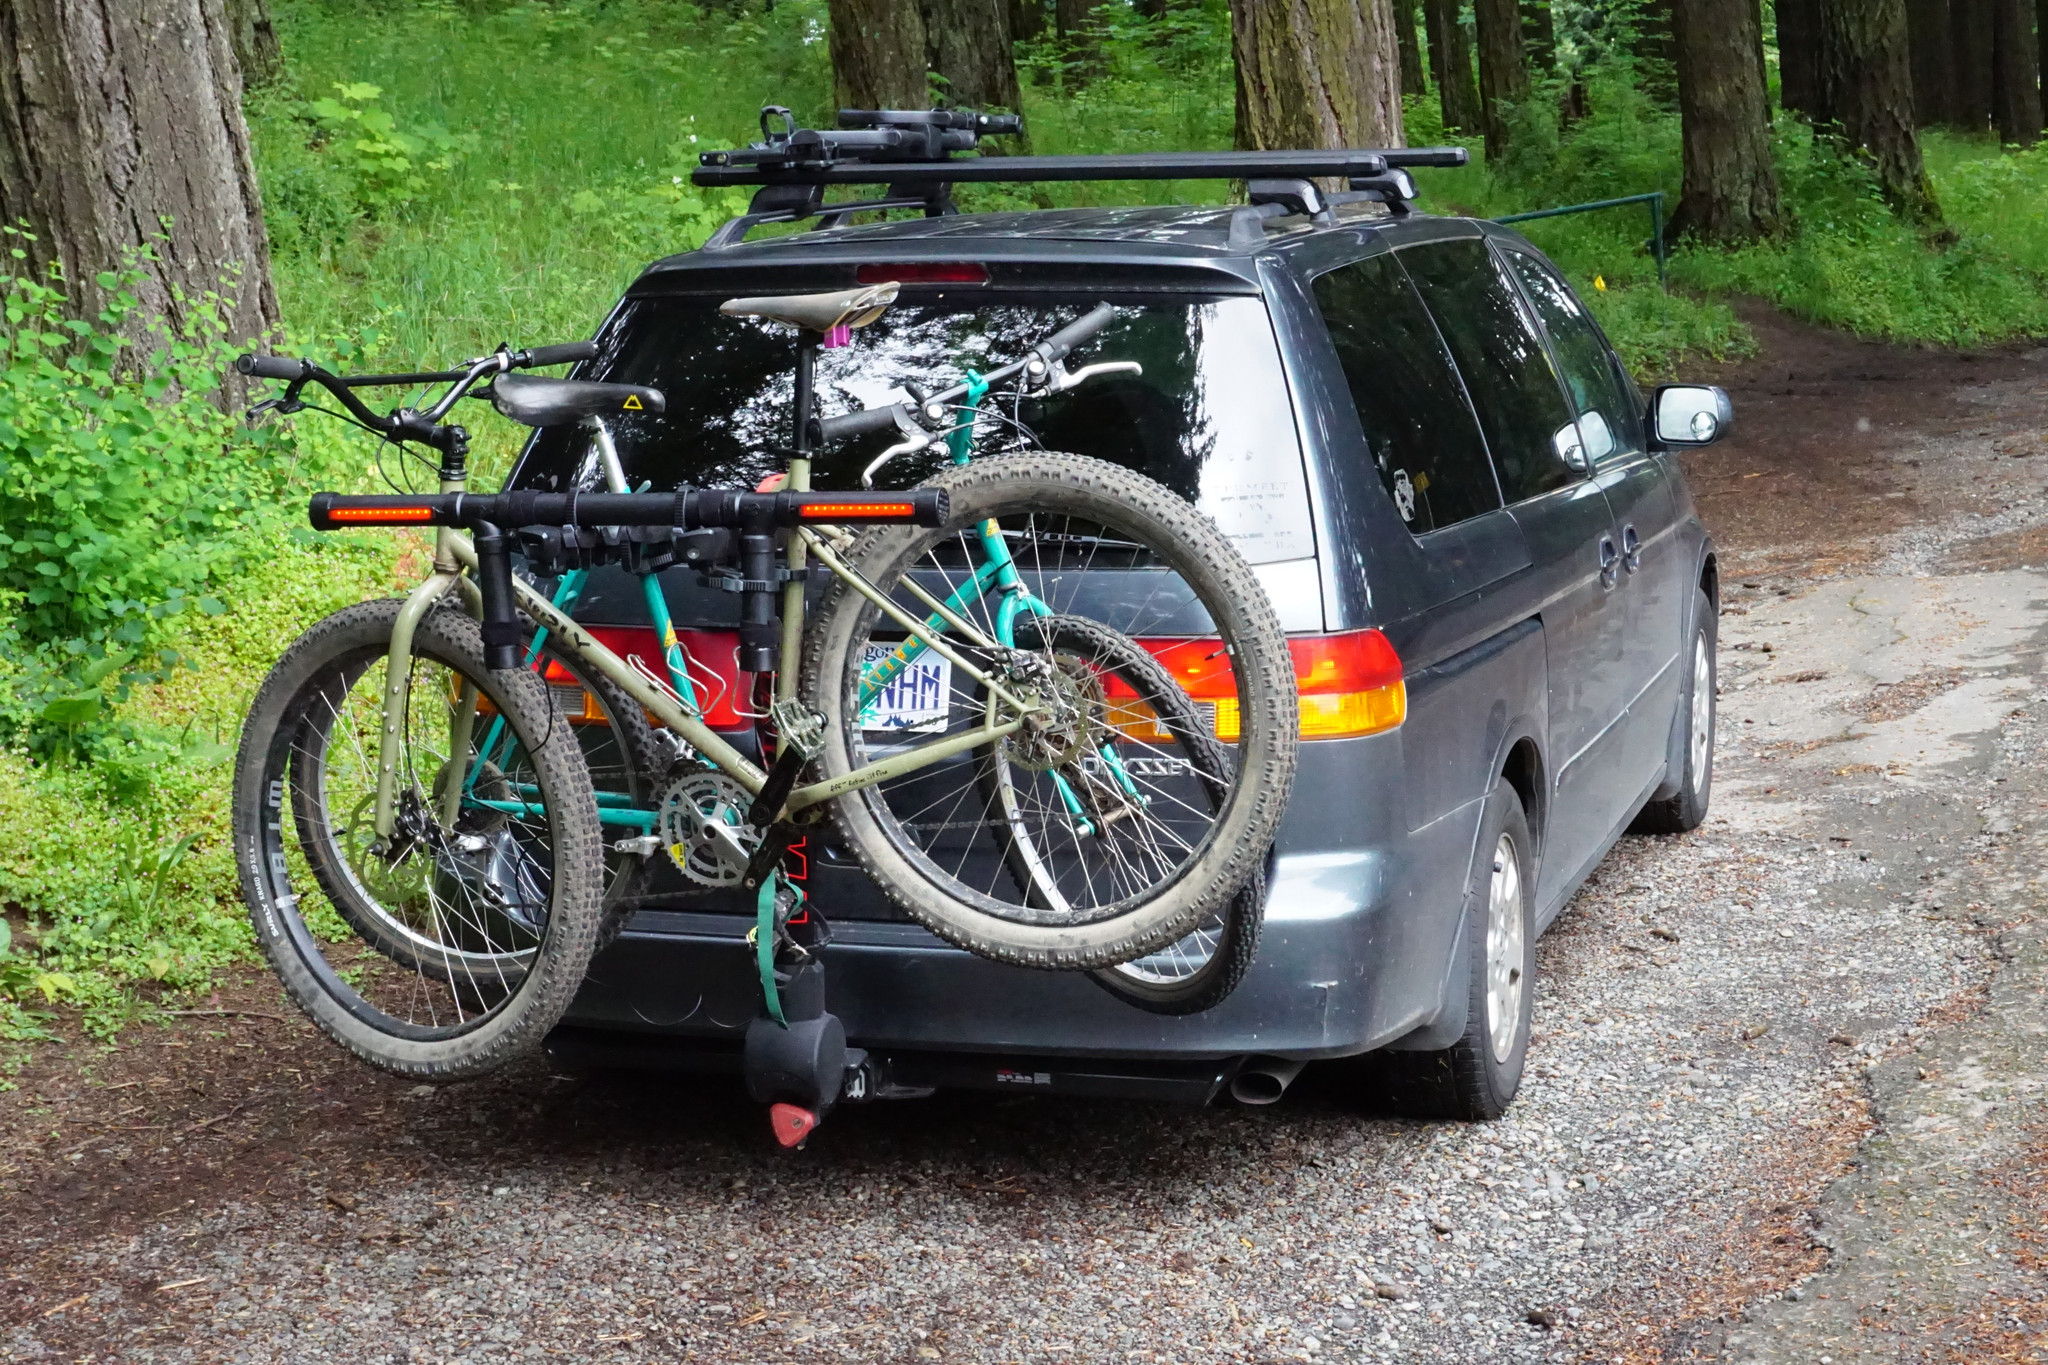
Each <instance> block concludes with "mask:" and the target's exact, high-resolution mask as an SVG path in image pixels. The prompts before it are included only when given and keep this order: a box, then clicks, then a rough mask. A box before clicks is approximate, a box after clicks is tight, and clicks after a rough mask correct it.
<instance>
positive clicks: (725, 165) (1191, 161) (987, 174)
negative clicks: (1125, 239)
mask: <svg viewBox="0 0 2048 1365" xmlns="http://www.w3.org/2000/svg"><path fill="white" fill-rule="evenodd" d="M839 124H840V127H839V129H838V130H827V131H823V132H820V131H817V130H814V129H809V128H800V127H798V126H797V123H796V118H795V116H794V115H792V114H791V113H790V111H789V110H787V109H785V108H782V107H781V106H780V105H768V106H766V107H765V108H763V109H762V110H761V136H762V140H761V141H760V142H757V143H754V144H752V145H750V146H747V147H740V148H735V149H732V150H729V151H717V152H704V153H702V154H701V155H700V156H699V158H698V160H699V165H698V167H697V169H696V170H695V171H693V172H692V173H691V176H690V178H691V180H692V181H693V182H695V183H696V184H698V185H701V186H704V187H706V188H720V187H730V186H738V185H754V186H758V187H759V189H758V191H757V192H756V194H755V195H754V201H753V203H752V204H750V205H749V206H748V209H747V212H746V213H745V214H743V215H742V216H740V217H738V218H735V219H733V220H732V221H731V222H729V223H726V224H725V225H724V226H722V227H720V228H719V229H718V231H717V232H715V233H713V234H712V236H711V240H709V241H708V242H706V243H705V246H706V247H711V248H716V247H725V246H731V245H733V244H735V243H737V242H739V241H742V240H744V239H745V237H746V235H747V233H748V231H749V230H750V229H752V228H754V227H756V226H759V225H760V224H762V223H790V222H796V221H798V220H799V219H803V218H810V217H817V218H819V219H820V221H819V222H818V223H817V224H816V226H817V227H818V228H830V227H838V226H840V225H841V224H843V223H844V222H845V221H846V220H847V219H848V218H849V217H851V216H852V215H853V214H856V213H869V212H879V211H882V210H886V209H910V208H915V209H922V210H923V211H924V212H925V213H926V214H927V215H931V216H938V215H941V214H947V213H953V212H957V210H956V209H955V208H954V207H953V201H952V188H953V186H955V185H991V184H1029V183H1033V182H1043V181H1052V180H1061V181H1083V180H1093V181H1103V180H1243V181H1246V182H1247V187H1248V189H1249V191H1250V195H1249V197H1250V198H1251V200H1252V203H1251V205H1250V208H1251V209H1255V210H1258V212H1256V213H1250V212H1249V211H1248V210H1243V209H1241V210H1239V211H1238V212H1237V213H1236V214H1234V215H1233V216H1232V219H1231V229H1230V240H1231V241H1232V243H1233V244H1240V245H1241V244H1246V243H1249V242H1252V241H1256V240H1258V239H1259V238H1260V237H1262V236H1263V233H1264V222H1265V220H1266V219H1268V218H1273V217H1283V216H1288V215H1290V214H1293V215H1301V216H1305V217H1308V218H1311V219H1313V220H1315V221H1316V222H1319V223H1329V222H1334V221H1335V218H1334V216H1333V215H1332V212H1331V209H1332V206H1333V205H1334V204H1337V203H1340V202H1349V201H1351V200H1353V199H1354V198H1367V199H1377V200H1379V201H1380V202H1383V203H1385V204H1386V205H1387V208H1388V211H1389V212H1392V213H1396V214H1401V213H1406V212H1407V201H1408V200H1410V199H1413V198H1414V197H1415V182H1414V180H1413V179H1412V178H1410V177H1409V175H1408V174H1407V171H1406V169H1405V168H1407V167H1411V166H1462V165H1464V164H1465V163H1466V159H1467V153H1466V151H1465V149H1464V148H1463V147H1384V148H1380V147H1342V148H1336V149H1332V150H1321V151H1317V150H1308V151H1237V152H1143V153H1135V154H1123V155H1117V154H1112V155H1105V156H974V157H964V158H963V157H956V156H954V153H955V152H962V151H968V150H972V149H974V148H975V147H977V146H978V145H979V142H980V139H981V138H983V137H986V136H992V135H998V134H1007V133H1018V132H1022V131H1023V120H1022V119H1020V118H1019V117H1017V116H1016V115H1014V114H983V113H978V112H976V111H974V110H972V109H841V110H840V111H839ZM1323 177H1329V178H1337V179H1343V180H1345V181H1348V182H1349V184H1350V187H1351V192H1350V193H1349V194H1343V195H1341V196H1340V195H1329V194H1325V193H1324V192H1323V191H1322V190H1321V189H1320V188H1319V187H1318V186H1317V185H1316V184H1315V180H1316V179H1317V178H1323ZM827 185H882V186H885V187H886V190H885V192H884V194H883V195H882V197H880V198H878V199H864V200H842V201H839V202H837V203H832V204H827V203H825V202H824V188H825V186H827ZM1240 238H1242V239H1243V241H1242V242H1240Z"/></svg>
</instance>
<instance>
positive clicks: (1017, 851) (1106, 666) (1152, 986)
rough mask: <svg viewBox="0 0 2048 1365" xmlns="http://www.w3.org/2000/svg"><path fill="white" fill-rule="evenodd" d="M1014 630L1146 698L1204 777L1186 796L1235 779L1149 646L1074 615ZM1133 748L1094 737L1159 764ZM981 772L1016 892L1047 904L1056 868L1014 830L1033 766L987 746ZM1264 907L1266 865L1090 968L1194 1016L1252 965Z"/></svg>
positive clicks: (1214, 794)
mask: <svg viewBox="0 0 2048 1365" xmlns="http://www.w3.org/2000/svg"><path fill="white" fill-rule="evenodd" d="M1015 633H1016V642H1017V644H1018V645H1020V646H1022V647H1024V648H1039V647H1049V648H1050V649H1051V650H1052V651H1053V652H1054V655H1055V657H1057V658H1061V659H1075V660H1080V661H1085V662H1086V663H1087V664H1088V666H1089V667H1091V668H1092V669H1094V670H1096V671H1097V673H1098V674H1100V675H1101V676H1102V677H1103V678H1104V679H1105V681H1109V682H1112V683H1113V685H1114V689H1115V691H1116V692H1117V693H1118V694H1119V695H1121V696H1128V697H1130V698H1132V699H1134V700H1135V701H1137V702H1139V703H1142V705H1143V706H1144V708H1145V710H1146V711H1147V712H1148V713H1149V715H1148V716H1147V719H1148V721H1149V722H1151V723H1150V724H1149V725H1148V726H1147V727H1146V728H1148V729H1151V730H1155V731H1159V730H1163V731H1165V732H1166V733H1167V735H1168V736H1170V738H1171V740H1172V742H1173V745H1174V750H1175V752H1174V758H1175V759H1176V760H1180V761H1185V762H1186V763H1187V764H1189V765H1190V766H1191V767H1192V768H1193V770H1194V773H1195V776H1197V777H1198V778H1200V779H1201V781H1200V783H1199V784H1194V783H1183V784H1181V785H1182V787H1183V790H1184V795H1185V796H1186V797H1187V798H1188V799H1194V800H1202V799H1206V801H1207V802H1208V803H1209V805H1210V807H1211V808H1212V809H1213V808H1214V807H1215V806H1216V805H1217V804H1219V803H1220V802H1221V800H1222V797H1223V795H1224V793H1225V792H1226V791H1227V790H1228V783H1229V779H1230V767H1231V759H1230V753H1229V749H1228V747H1227V746H1225V745H1224V744H1222V743H1220V742H1218V741H1217V740H1216V738H1215V737H1214V735H1213V733H1212V726H1211V723H1210V722H1209V720H1208V718H1207V717H1206V716H1205V715H1204V714H1203V713H1202V711H1201V709H1200V707H1199V706H1198V705H1197V704H1196V703H1195V701H1194V700H1193V699H1192V698H1190V697H1189V696H1188V694H1187V693H1186V691H1185V690H1183V689H1182V688H1181V687H1180V686H1179V685H1178V684H1177V683H1175V682H1174V680H1173V675H1172V674H1171V673H1169V672H1168V671H1167V670H1166V668H1165V667H1164V666H1163V665H1161V664H1160V662H1159V661H1158V660H1157V659H1156V658H1154V657H1153V655H1152V653H1151V651H1149V650H1147V649H1145V648H1144V647H1143V646H1141V645H1139V644H1138V643H1137V642H1135V641H1133V640H1131V639H1129V638H1128V637H1126V636H1123V635H1120V634H1118V633H1116V632H1114V631H1111V630H1108V629H1107V628H1106V627H1103V626H1101V625H1100V624H1099V623H1097V622H1094V621H1089V620H1086V619H1082V618H1075V617H1065V616H1051V617H1043V618H1040V617H1032V618H1029V619H1027V620H1024V621H1020V622H1018V624H1017V627H1016V632H1015ZM1127 705H1128V703H1127ZM1135 747H1136V746H1133V745H1132V744H1131V742H1130V740H1129V739H1128V738H1127V737H1126V736H1125V735H1124V733H1123V732H1122V731H1121V730H1119V729H1115V728H1106V729H1104V730H1103V731H1102V732H1101V734H1100V737H1099V739H1098V741H1097V756H1098V758H1099V759H1100V767H1101V768H1102V769H1104V770H1106V771H1109V772H1129V771H1131V770H1132V769H1133V768H1135V767H1141V766H1148V765H1149V766H1155V767H1156V766H1157V764H1158V762H1159V755H1158V753H1157V752H1156V747H1155V748H1154V750H1153V751H1151V752H1144V753H1131V754H1129V755H1126V754H1125V750H1127V749H1133V748H1135ZM982 776H983V781H984V784H985V787H986V789H987V791H988V793H989V794H990V795H991V796H992V797H993V798H994V801H995V805H996V808H997V810H998V812H999V813H1000V815H1001V818H1002V825H1003V827H1002V829H1000V830H998V832H997V838H998V840H999V841H1001V842H1003V844H1004V845H1005V859H1006V861H1007V862H1008V863H1009V866H1010V872H1011V875H1012V876H1013V877H1014V878H1015V879H1016V881H1017V886H1018V889H1019V890H1020V891H1022V892H1023V893H1024V894H1025V895H1026V896H1027V897H1034V898H1036V899H1037V900H1038V901H1039V902H1040V903H1043V902H1044V901H1045V900H1046V899H1047V898H1048V896H1049V894H1051V892H1052V887H1050V886H1049V885H1048V883H1049V882H1051V881H1052V880H1053V875H1054V874H1053V870H1052V869H1049V868H1041V867H1036V866H1034V862H1035V860H1034V858H1033V856H1032V849H1031V847H1030V844H1029V842H1028V841H1026V840H1019V839H1016V838H1015V837H1014V836H1012V835H1011V834H1010V831H1013V830H1017V829H1020V828H1024V827H1026V826H1027V825H1028V823H1029V819H1028V811H1027V810H1026V809H1025V805H1026V803H1025V802H1024V801H1023V800H1021V799H1020V798H1021V797H1022V796H1023V794H1024V790H1025V788H1026V786H1027V785H1028V782H1029V777H1028V773H1025V772H1019V770H1018V769H1017V767H1016V766H1015V765H1014V764H1011V763H1009V762H1007V761H1005V758H1004V756H1003V754H1002V753H1001V752H1000V751H991V752H990V753H989V754H988V755H987V757H986V758H985V759H984V761H983V763H982ZM1020 779H1021V780H1020ZM1054 794H1055V795H1057V792H1055V793H1054ZM1069 870H1070V872H1071V869H1069ZM1265 913H1266V878H1265V872H1264V869H1263V867H1262V868H1260V869H1258V870H1257V871H1255V872H1254V873H1253V875H1252V878H1251V880H1250V881H1248V882H1246V883H1245V884H1244V885H1243V886H1242V887H1239V888H1238V892H1237V894H1236V895H1235V896H1233V897H1231V899H1230V902H1229V903H1228V904H1227V905H1225V906H1223V907H1222V908H1221V909H1219V910H1213V911H1211V912H1210V913H1209V914H1208V915H1207V916H1206V917H1205V918H1204V919H1203V920H1202V922H1201V923H1200V924H1198V925H1196V926H1195V927H1194V929H1192V930H1190V931H1189V932H1188V933H1187V934H1185V935H1183V936H1182V937H1181V938H1178V939H1176V940H1174V941H1173V942H1172V943H1169V944H1166V945H1165V946H1164V947H1161V948H1159V949H1157V950H1155V951H1153V952H1150V953H1147V954H1145V955H1144V956H1143V957H1141V958H1137V959H1135V960H1133V961H1130V962H1124V963H1119V964H1118V965H1116V966H1114V967H1105V968H1102V969H1101V970H1099V971H1096V972H1094V973H1092V974H1091V975H1092V977H1093V979H1094V981H1095V983H1096V984H1097V985H1099V986H1101V987H1102V988H1103V989H1104V990H1106V991H1108V992H1109V993H1110V994H1111V995H1114V996H1115V997H1116V998H1117V999H1119V1000H1121V1001H1123V1002H1124V1003H1125V1004H1127V1005H1132V1006H1135V1007H1136V1008H1138V1009H1142V1010H1145V1011H1148V1012H1150V1013H1153V1014H1196V1013H1199V1012H1200V1011H1202V1010H1206V1009H1212V1008H1214V1007H1215V1006H1217V1005H1219V1004H1221V1003H1222V1002H1223V1001H1224V999H1225V998H1227V997H1228V996H1229V995H1230V993H1231V992H1232V991H1234V990H1236V989H1237V983H1238V982H1239V981H1241V980H1242V979H1243V978H1244V973H1245V970H1246V969H1247V968H1248V967H1250V966H1251V961H1252V958H1253V957H1254V956H1256V955H1257V953H1258V943H1259V929H1260V927H1261V926H1262V924H1263V922H1264V920H1265Z"/></svg>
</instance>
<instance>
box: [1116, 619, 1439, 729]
mask: <svg viewBox="0 0 2048 1365" xmlns="http://www.w3.org/2000/svg"><path fill="white" fill-rule="evenodd" d="M1139 643H1141V644H1143V645H1144V646H1145V648H1146V649H1148V650H1150V651H1151V652H1152V655H1153V657H1154V658H1156V659H1158V660H1159V662H1160V663H1162V664H1165V665H1166V668H1167V671H1169V672H1170V673H1172V674H1173V677H1174V680H1175V681H1176V682H1178V683H1179V684H1180V685H1181V687H1182V688H1184V689H1185V690H1186V691H1187V694H1188V695H1189V696H1190V697H1192V698H1194V699H1195V701H1196V702H1198V703H1200V704H1201V706H1202V708H1203V710H1204V711H1206V712H1208V713H1209V715H1210V717H1211V719H1212V722H1213V724H1214V725H1215V729H1216V737H1217V738H1218V739H1221V740H1227V741H1235V740H1236V739H1237V737H1238V735H1239V734H1240V733H1241V732H1242V730H1243V722H1242V717H1241V716H1240V715H1239V711H1238V700H1237V678H1236V675H1235V674H1233V673H1232V672H1231V668H1230V656H1229V655H1228V654H1226V653H1225V652H1224V650H1223V642H1222V641H1221V640H1143V641H1140V642H1139ZM1287 649H1288V652H1289V653H1290V654H1292V655H1293V656H1294V680H1295V685H1296V687H1297V688H1299V689H1300V695H1301V701H1300V707H1301V737H1302V738H1303V739H1352V738H1356V737H1357V736H1359V735H1372V734H1378V733H1379V732H1380V731H1382V730H1391V729H1393V728H1394V727H1396V726H1397V725H1399V724H1400V723H1401V722H1402V721H1403V720H1405V719H1407V716H1408V689H1407V686H1406V684H1405V683H1404V682H1403V681H1402V678H1401V659H1400V656H1399V655H1397V654H1396V653H1394V647H1393V645H1391V644H1389V643H1388V642H1387V637H1386V636H1384V635H1382V634H1380V633H1379V632H1378V631H1376V630H1352V631H1345V632H1344V633H1342V634H1338V635H1297V636H1294V637H1292V638H1291V639H1289V640H1288V642H1287ZM1105 682H1106V687H1105V691H1106V693H1107V696H1108V700H1109V708H1110V723H1111V724H1113V725H1115V726H1116V727H1117V728H1118V729H1119V730H1121V731H1123V732H1124V733H1125V734H1127V735H1129V736H1131V737H1132V738H1133V739H1147V740H1158V739H1167V738H1170V736H1169V734H1168V731H1167V730H1166V727H1165V726H1163V725H1161V724H1160V723H1159V718H1158V716H1157V715H1156V714H1154V712H1153V710H1152V708H1151V707H1150V706H1147V705H1146V704H1145V703H1144V702H1142V701H1140V700H1138V696H1137V693H1136V692H1135V691H1134V690H1133V689H1132V688H1131V687H1129V686H1128V685H1127V684H1125V683H1123V682H1122V681H1120V680H1119V679H1116V678H1114V677H1112V678H1109V679H1106V680H1105Z"/></svg>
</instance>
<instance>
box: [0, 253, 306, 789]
mask: <svg viewBox="0 0 2048 1365" xmlns="http://www.w3.org/2000/svg"><path fill="white" fill-rule="evenodd" d="M4 231H5V232H7V233H8V234H10V238H9V240H16V239H18V238H19V237H20V236H21V234H20V232H19V230H18V229H14V228H7V229H4ZM25 258H26V253H25V252H24V251H23V250H22V248H21V247H20V246H19V245H18V244H17V245H14V247H13V259H14V260H15V261H17V262H19V261H21V260H23V259H25ZM137 278H138V277H137V274H136V272H135V271H133V270H129V271H126V272H109V273H106V274H103V275H101V276H100V277H99V283H100V285H101V287H102V288H103V289H105V290H107V291H109V292H110V296H111V298H112V302H111V303H110V304H109V305H108V307H107V309H106V310H105V311H104V312H102V313H101V314H100V316H99V318H98V319H97V321H95V322H87V321H84V320H82V319H79V318H75V317H70V316H67V312H68V311H69V310H68V309H67V307H66V303H65V297H64V294H63V292H62V290H61V289H60V288H59V287H58V284H57V282H55V281H52V282H47V283H46V282H43V281H39V280H35V279H31V278H29V277H28V276H26V275H25V274H21V273H15V274H11V275H7V276H4V277H0V603H4V604H5V605H7V606H8V607H9V608H10V609H9V610H8V611H7V613H6V616H5V618H4V619H5V630H6V631H7V632H8V634H9V636H10V639H9V641H8V643H9V645H10V646H11V647H10V648H9V649H8V650H7V656H8V662H7V664H6V666H5V672H4V674H0V730H4V731H6V732H11V733H15V734H23V733H26V734H27V735H28V736H29V737H30V739H31V740H32V742H34V743H35V744H36V745H37V746H38V747H39V748H40V749H42V750H44V751H48V749H49V748H50V747H51V744H52V742H53V741H54V742H56V743H57V744H58V745H59V746H60V747H62V746H63V745H64V744H65V742H66V741H75V740H76V739H77V738H78V737H79V736H80V735H81V734H82V733H84V732H89V731H91V729H92V727H93V726H94V725H95V724H96V723H97V722H98V721H100V720H101V719H102V717H103V715H104V712H105V703H106V702H107V701H108V700H115V701H118V700H120V699H121V698H122V697H124V696H125V695H126V692H127V689H128V688H129V687H131V686H132V685H134V684H135V683H137V682H147V681H154V680H155V679H156V678H157V677H159V676H160V675H161V672H162V670H163V669H164V668H165V667H166V666H170V665H174V664H175V663H176V662H177V654H176V651H175V650H174V649H171V648H169V647H168V646H167V645H165V643H164V631H165V623H166V622H167V621H168V620H169V619H170V618H172V617H175V616H177V615H178V614H180V613H181V612H184V611H187V610H189V609H192V608H195V607H196V608H197V609H198V610H199V611H200V612H203V613H217V612H219V611H220V610H222V606H221V603H220V601H219V600H218V599H217V598H216V597H214V596H212V595H211V593H210V591H209V589H210V588H211V587H212V584H213V580H214V577H215V575H216V573H217V572H218V571H219V570H220V569H221V568H222V567H223V566H224V565H225V564H227V562H228V561H229V560H231V559H232V558H233V557H234V556H235V554H236V552H237V546H238V544H240V543H245V542H246V538H247V534H248V531H249V528H250V527H252V526H256V525H274V524H275V521H274V517H273V513H272V509H273V505H274V498H273V496H272V494H273V493H274V490H275V488H276V486H277V482H278V478H279V473H280V467H281V466H285V467H288V464H289V461H288V459H281V458H280V456H285V455H288V454H289V448H288V447H283V446H281V445H280V443H279V441H278V440H277V438H275V437H269V436H261V435H259V436H253V437H252V436H248V435H246V434H244V433H241V432H239V431H238V430H237V428H236V424H235V421H234V419H233V418H232V417H230V416H229V415H228V413H226V412H224V411H223V410H222V409H221V407H220V406H219V405H218V402H219V390H220V375H221V373H222V372H223V370H224V369H225V367H226V365H227V362H228V359H229V357H230V355H231V354H232V348H230V347H229V346H228V345H227V342H226V327H225V322H224V310H223V308H222V300H221V298H220V297H219V296H218V295H217V294H211V293H210V294H208V295H206V296H205V297H203V298H200V299H197V300H188V301H187V302H188V305H189V306H188V309H187V312H188V315H189V317H190V319H191V321H190V324H189V328H188V331H187V332H186V334H185V335H183V336H180V337H163V336H153V337H152V338H151V339H150V340H149V341H148V342H146V343H136V342H134V341H132V340H130V339H129V336H128V333H130V332H131V331H132V330H133V324H134V322H135V314H136V309H137V302H136V296H135V293H134V292H133V286H134V283H135V280H136V279H137ZM145 348H146V349H145Z"/></svg>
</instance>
